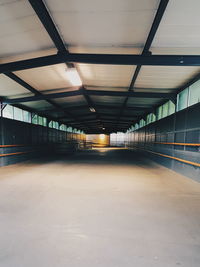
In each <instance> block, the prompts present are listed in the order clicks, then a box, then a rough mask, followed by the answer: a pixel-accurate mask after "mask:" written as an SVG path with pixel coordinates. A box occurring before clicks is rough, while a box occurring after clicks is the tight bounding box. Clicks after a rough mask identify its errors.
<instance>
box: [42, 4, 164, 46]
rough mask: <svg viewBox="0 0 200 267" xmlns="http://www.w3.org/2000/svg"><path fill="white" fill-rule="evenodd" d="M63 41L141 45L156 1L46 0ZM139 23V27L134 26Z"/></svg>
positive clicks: (148, 27) (148, 28)
mask: <svg viewBox="0 0 200 267" xmlns="http://www.w3.org/2000/svg"><path fill="white" fill-rule="evenodd" d="M46 3H47V6H48V8H49V10H50V12H51V14H52V16H53V18H54V21H55V23H56V25H57V26H58V28H59V30H60V32H61V34H62V36H63V38H64V40H65V42H66V43H67V44H69V45H77V46H84V45H87V46H88V45H89V46H98V45H110V46H122V47H124V46H125V47H127V46H136V47H141V46H143V44H144V42H145V40H146V38H147V35H148V32H149V30H150V27H151V24H152V22H153V19H154V16H155V13H156V9H157V7H158V4H159V1H158V0H140V1H138V0H126V1H121V0H102V1H99V0H85V1H82V0H68V1H67V4H66V1H64V0H57V1H54V0H46ZM138 26H139V27H138Z"/></svg>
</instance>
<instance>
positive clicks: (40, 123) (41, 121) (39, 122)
mask: <svg viewBox="0 0 200 267" xmlns="http://www.w3.org/2000/svg"><path fill="white" fill-rule="evenodd" d="M38 124H39V125H43V118H42V117H40V116H38Z"/></svg>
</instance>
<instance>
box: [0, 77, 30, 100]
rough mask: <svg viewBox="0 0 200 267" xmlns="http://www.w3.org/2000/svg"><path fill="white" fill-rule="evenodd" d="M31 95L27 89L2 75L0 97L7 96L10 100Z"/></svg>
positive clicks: (0, 78)
mask: <svg viewBox="0 0 200 267" xmlns="http://www.w3.org/2000/svg"><path fill="white" fill-rule="evenodd" d="M27 94H29V95H32V94H30V93H29V91H28V90H27V89H25V88H24V87H23V86H21V85H19V84H18V83H16V82H15V81H13V80H12V79H10V78H8V77H7V76H5V75H4V74H0V96H5V97H9V98H13V97H16V96H17V97H21V96H22V95H23V96H26V95H27Z"/></svg>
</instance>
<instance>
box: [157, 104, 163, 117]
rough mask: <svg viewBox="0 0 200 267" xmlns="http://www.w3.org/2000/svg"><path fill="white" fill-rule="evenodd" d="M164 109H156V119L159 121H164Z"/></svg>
mask: <svg viewBox="0 0 200 267" xmlns="http://www.w3.org/2000/svg"><path fill="white" fill-rule="evenodd" d="M162 108H163V106H160V107H158V108H157V109H156V118H157V120H160V119H162Z"/></svg>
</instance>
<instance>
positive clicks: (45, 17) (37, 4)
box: [29, 0, 99, 119]
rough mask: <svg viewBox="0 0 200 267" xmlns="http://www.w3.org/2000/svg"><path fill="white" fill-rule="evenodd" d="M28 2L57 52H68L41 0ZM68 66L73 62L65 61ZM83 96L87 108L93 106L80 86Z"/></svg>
mask: <svg viewBox="0 0 200 267" xmlns="http://www.w3.org/2000/svg"><path fill="white" fill-rule="evenodd" d="M29 2H30V4H31V5H32V7H33V9H34V10H35V12H36V14H37V16H38V18H39V19H40V21H41V23H42V24H43V26H44V27H45V29H46V31H47V32H48V34H49V36H50V37H51V39H52V41H53V43H54V44H55V46H56V48H57V49H58V52H59V53H64V54H66V53H67V54H68V53H69V51H68V50H67V49H66V47H65V44H64V42H63V40H62V38H61V36H60V34H59V31H58V28H57V27H56V25H55V24H54V22H53V20H52V17H51V15H50V13H49V11H48V9H47V7H46V5H45V4H44V2H43V1H42V0H29ZM65 63H66V65H67V66H68V67H74V64H73V63H69V62H65ZM81 91H82V94H83V97H84V98H85V100H86V102H87V103H88V108H90V107H93V108H95V106H94V103H93V101H92V100H91V99H90V97H89V96H88V95H87V92H86V91H85V88H84V87H82V89H81ZM95 116H96V118H97V119H99V114H98V112H97V110H96V113H95Z"/></svg>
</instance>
